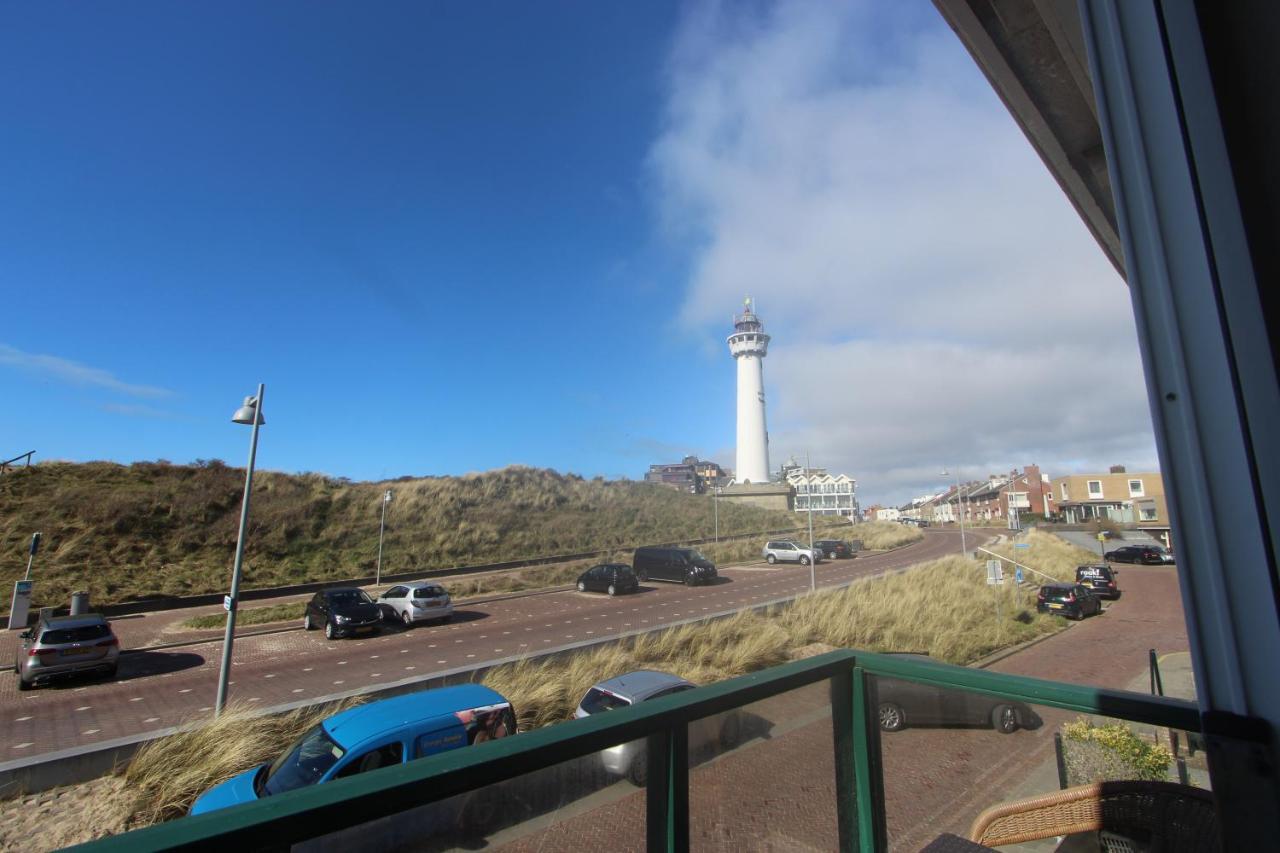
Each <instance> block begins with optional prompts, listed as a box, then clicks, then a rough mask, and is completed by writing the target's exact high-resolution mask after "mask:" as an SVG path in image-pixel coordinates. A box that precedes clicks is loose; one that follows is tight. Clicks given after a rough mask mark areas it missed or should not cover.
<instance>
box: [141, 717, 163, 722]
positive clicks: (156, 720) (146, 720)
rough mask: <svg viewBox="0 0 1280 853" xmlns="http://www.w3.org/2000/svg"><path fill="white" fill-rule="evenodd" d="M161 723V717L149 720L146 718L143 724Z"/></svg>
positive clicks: (149, 718)
mask: <svg viewBox="0 0 1280 853" xmlns="http://www.w3.org/2000/svg"><path fill="white" fill-rule="evenodd" d="M159 721H160V718H159V717H147V718H146V719H145V720H143V721H142V722H144V723H156V722H159Z"/></svg>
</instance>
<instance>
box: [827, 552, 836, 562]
mask: <svg viewBox="0 0 1280 853" xmlns="http://www.w3.org/2000/svg"><path fill="white" fill-rule="evenodd" d="M835 558H836V552H835V551H828V552H827V559H828V560H834V559H835Z"/></svg>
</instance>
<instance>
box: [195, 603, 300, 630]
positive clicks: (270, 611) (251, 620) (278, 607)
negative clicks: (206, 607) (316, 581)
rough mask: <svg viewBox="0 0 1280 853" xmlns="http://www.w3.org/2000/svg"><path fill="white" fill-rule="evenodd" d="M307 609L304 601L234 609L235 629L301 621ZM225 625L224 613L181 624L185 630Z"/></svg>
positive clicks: (207, 615) (196, 617)
mask: <svg viewBox="0 0 1280 853" xmlns="http://www.w3.org/2000/svg"><path fill="white" fill-rule="evenodd" d="M306 609H307V603H306V602H305V601H289V602H285V603H284V604H272V605H269V606H267V607H242V608H237V609H236V627H237V628H238V627H241V626H243V625H268V624H270V623H272V622H289V621H292V620H294V619H301V618H302V614H303V612H304V611H305V610H306ZM226 624H227V614H226V613H208V614H205V615H204V616H192V617H191V618H190V619H187V620H186V621H184V622H183V623H182V625H183V627H186V628H199V629H205V628H221V627H222V626H224V625H226Z"/></svg>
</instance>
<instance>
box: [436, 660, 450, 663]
mask: <svg viewBox="0 0 1280 853" xmlns="http://www.w3.org/2000/svg"><path fill="white" fill-rule="evenodd" d="M436 663H448V661H447V660H438V661H436Z"/></svg>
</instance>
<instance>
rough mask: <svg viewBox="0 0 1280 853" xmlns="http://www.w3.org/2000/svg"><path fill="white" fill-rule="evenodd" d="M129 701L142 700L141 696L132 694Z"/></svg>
mask: <svg viewBox="0 0 1280 853" xmlns="http://www.w3.org/2000/svg"><path fill="white" fill-rule="evenodd" d="M129 701H130V702H141V701H142V697H141V696H134V697H133V698H132V699H130V700H129Z"/></svg>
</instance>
